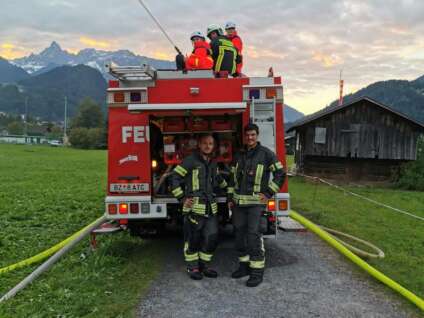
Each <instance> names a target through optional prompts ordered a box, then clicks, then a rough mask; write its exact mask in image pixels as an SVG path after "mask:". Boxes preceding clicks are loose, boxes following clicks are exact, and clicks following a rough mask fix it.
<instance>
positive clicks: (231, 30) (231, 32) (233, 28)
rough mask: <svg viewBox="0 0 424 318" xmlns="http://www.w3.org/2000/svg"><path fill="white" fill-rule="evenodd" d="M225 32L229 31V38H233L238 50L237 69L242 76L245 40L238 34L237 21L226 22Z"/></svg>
mask: <svg viewBox="0 0 424 318" xmlns="http://www.w3.org/2000/svg"><path fill="white" fill-rule="evenodd" d="M225 32H226V33H227V34H226V36H227V38H228V39H229V40H231V42H233V45H234V47H235V48H236V50H237V59H236V62H237V66H236V71H237V75H238V76H240V75H241V74H242V73H241V69H242V67H243V57H242V51H243V41H242V40H241V38H240V37H239V36H238V34H237V31H236V24H235V23H233V22H227V23H226V24H225Z"/></svg>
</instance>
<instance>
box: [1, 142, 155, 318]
mask: <svg viewBox="0 0 424 318" xmlns="http://www.w3.org/2000/svg"><path fill="white" fill-rule="evenodd" d="M0 176H1V182H0V215H1V218H0V229H1V235H0V267H3V266H7V265H9V264H12V263H15V262H17V261H20V260H22V259H25V258H27V257H29V256H32V255H34V254H36V253H38V252H40V251H43V250H45V249H47V248H48V247H50V246H52V245H54V244H56V243H58V242H60V241H62V240H63V239H64V238H66V237H68V236H69V235H71V234H72V233H74V232H76V231H77V230H79V229H80V228H82V227H83V226H84V225H86V224H88V223H90V222H92V221H93V220H95V219H96V218H98V217H99V216H101V215H102V214H103V200H104V195H105V187H106V151H99V150H95V151H85V150H75V149H68V148H52V147H47V146H19V145H4V144H0ZM98 241H99V243H100V247H99V249H98V250H97V251H96V252H94V253H93V252H91V251H90V249H89V246H88V239H87V240H85V241H83V242H81V243H80V244H79V245H78V246H77V247H76V248H74V250H72V252H71V253H69V254H68V255H66V256H65V257H64V258H63V259H62V260H60V261H59V262H58V263H57V264H56V265H55V266H54V267H53V268H52V269H51V270H50V271H49V272H47V273H45V274H43V275H42V276H41V277H39V278H38V279H37V280H36V281H35V283H34V284H32V285H31V286H29V287H27V288H26V289H25V290H24V291H23V292H21V293H19V294H18V295H17V296H15V298H13V299H12V300H9V301H7V302H6V303H4V304H2V305H0V317H28V316H30V317H128V316H131V315H132V314H133V312H134V310H135V308H136V304H137V302H138V301H139V298H140V295H141V294H142V293H143V291H144V290H145V289H146V287H148V285H149V283H150V281H151V280H152V278H153V277H154V276H155V275H156V273H157V272H158V269H159V267H160V264H161V263H162V254H161V252H160V251H162V248H161V246H160V244H162V243H160V242H150V241H148V242H147V241H142V240H141V239H138V238H131V237H129V235H128V234H127V233H119V234H114V235H111V236H101V237H99V238H98ZM158 251H159V252H158ZM36 266H37V265H34V266H31V267H29V268H26V269H19V270H16V271H14V272H11V273H7V274H4V275H2V276H1V277H0V294H4V293H5V292H6V291H7V290H9V289H10V288H12V287H13V286H14V285H15V284H16V283H18V282H19V281H20V280H21V279H23V278H24V277H25V276H26V275H27V274H29V273H30V272H31V271H32V270H34V269H35V268H36Z"/></svg>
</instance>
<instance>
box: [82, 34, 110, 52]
mask: <svg viewBox="0 0 424 318" xmlns="http://www.w3.org/2000/svg"><path fill="white" fill-rule="evenodd" d="M79 40H80V42H81V43H82V44H85V45H88V46H89V47H92V48H100V49H108V48H110V46H111V44H110V42H108V41H99V40H95V39H91V38H89V37H86V36H81V37H80V38H79Z"/></svg>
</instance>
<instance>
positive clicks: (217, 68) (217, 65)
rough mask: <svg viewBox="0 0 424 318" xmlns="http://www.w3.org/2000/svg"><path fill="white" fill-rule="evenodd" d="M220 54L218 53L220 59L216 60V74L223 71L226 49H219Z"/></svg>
mask: <svg viewBox="0 0 424 318" xmlns="http://www.w3.org/2000/svg"><path fill="white" fill-rule="evenodd" d="M218 50H219V53H218V58H217V59H216V64H215V72H219V71H220V70H221V64H222V60H223V59H224V53H225V52H224V48H223V47H221V46H220V47H219V49H218Z"/></svg>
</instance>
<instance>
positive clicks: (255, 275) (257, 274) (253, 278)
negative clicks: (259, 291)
mask: <svg viewBox="0 0 424 318" xmlns="http://www.w3.org/2000/svg"><path fill="white" fill-rule="evenodd" d="M263 277H264V270H263V269H250V277H249V279H248V280H247V282H246V286H247V287H256V286H258V285H259V284H260V283H262V281H263Z"/></svg>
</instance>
